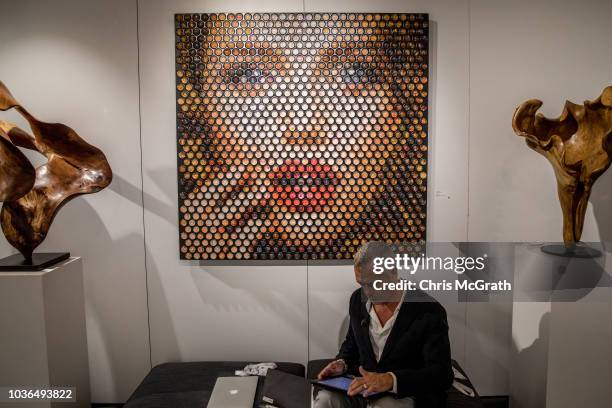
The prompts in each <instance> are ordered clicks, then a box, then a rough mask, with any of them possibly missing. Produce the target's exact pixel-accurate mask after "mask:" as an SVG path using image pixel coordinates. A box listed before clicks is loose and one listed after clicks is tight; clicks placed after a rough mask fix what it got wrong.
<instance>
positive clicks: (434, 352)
mask: <svg viewBox="0 0 612 408" xmlns="http://www.w3.org/2000/svg"><path fill="white" fill-rule="evenodd" d="M426 317H427V320H428V324H427V330H426V332H425V333H424V338H425V339H424V342H423V361H424V365H423V367H421V368H417V369H411V368H408V369H400V370H395V371H393V374H395V377H396V378H397V395H396V397H397V398H404V397H409V396H414V395H418V394H424V393H430V392H439V391H444V390H446V389H448V387H450V386H451V384H452V382H453V377H454V374H453V369H452V365H451V352H450V342H449V340H448V324H447V322H446V317H445V314H438V313H435V314H434V313H431V314H427V316H426Z"/></svg>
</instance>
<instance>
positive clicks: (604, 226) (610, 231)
mask: <svg viewBox="0 0 612 408" xmlns="http://www.w3.org/2000/svg"><path fill="white" fill-rule="evenodd" d="M590 201H591V205H592V206H593V214H594V215H595V222H596V224H597V228H598V229H599V240H600V241H601V242H602V243H604V244H605V243H611V242H612V212H611V211H610V205H612V169H608V171H607V172H605V173H604V174H603V175H602V176H601V177H600V178H599V180H597V182H596V183H595V186H594V187H593V191H592V192H591V197H590Z"/></svg>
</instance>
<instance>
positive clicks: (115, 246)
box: [41, 198, 149, 400]
mask: <svg viewBox="0 0 612 408" xmlns="http://www.w3.org/2000/svg"><path fill="white" fill-rule="evenodd" d="M75 220H78V222H75ZM45 248H47V249H55V250H68V249H69V250H70V251H71V252H72V253H73V254H74V255H78V256H81V257H82V258H83V264H84V268H83V275H84V276H83V278H84V288H85V289H84V290H85V303H86V304H85V308H86V316H87V332H88V348H89V357H90V375H91V379H92V387H93V391H94V394H92V398H94V400H95V398H97V395H96V393H95V392H96V391H97V392H98V393H103V394H104V395H105V396H106V397H105V398H108V395H114V396H116V398H117V399H120V398H124V397H127V396H128V395H129V394H130V393H131V392H132V390H133V389H134V387H136V385H138V384H137V381H136V380H137V379H138V378H141V377H142V376H144V374H146V370H147V369H148V363H149V359H148V348H147V344H148V340H147V333H146V332H145V331H142V332H141V333H135V334H132V335H126V333H125V330H126V328H125V325H128V326H131V322H133V321H135V319H137V320H139V319H141V317H142V316H141V315H142V313H141V312H142V310H143V308H142V305H134V304H133V302H134V301H135V296H134V293H132V287H133V285H129V284H128V285H117V282H123V281H125V279H126V275H129V274H133V273H134V272H135V271H134V270H132V269H131V267H130V265H131V264H132V263H131V262H126V260H128V259H130V258H131V259H134V258H136V257H137V258H139V259H138V260H135V261H134V262H135V263H140V262H141V259H140V257H141V254H139V253H136V254H134V253H133V252H132V251H133V249H134V248H139V249H140V248H142V235H140V234H136V233H129V234H127V235H124V236H120V237H112V236H111V235H110V233H109V232H108V230H107V229H106V226H105V224H104V222H103V220H102V219H101V218H100V216H99V215H98V212H97V211H96V209H95V208H94V207H93V206H92V205H91V204H90V203H89V202H88V201H87V200H86V199H84V198H78V199H76V200H74V201H72V202H71V203H69V204H68V205H67V206H66V207H65V208H64V209H63V211H60V212H59V213H58V215H57V217H56V220H55V223H54V225H53V226H52V229H51V230H50V234H49V237H48V239H47V240H46V241H45V242H44V243H43V245H41V250H45ZM110 253H112V254H113V256H107V255H108V254H110ZM132 276H133V275H132ZM133 278H134V279H142V281H143V282H144V276H142V277H139V276H136V277H133ZM118 304H119V305H123V306H124V310H125V314H122V317H119V316H117V311H118V310H119V309H118V307H117V305H118ZM130 313H134V314H137V316H130ZM118 319H119V320H120V324H117V320H118ZM138 337H141V341H138V342H126V341H125V339H126V338H129V339H134V338H138ZM139 354H140V355H141V356H142V358H141V359H135V358H134V357H133V356H135V355H139ZM130 362H132V363H130ZM102 384H104V385H103V386H102Z"/></svg>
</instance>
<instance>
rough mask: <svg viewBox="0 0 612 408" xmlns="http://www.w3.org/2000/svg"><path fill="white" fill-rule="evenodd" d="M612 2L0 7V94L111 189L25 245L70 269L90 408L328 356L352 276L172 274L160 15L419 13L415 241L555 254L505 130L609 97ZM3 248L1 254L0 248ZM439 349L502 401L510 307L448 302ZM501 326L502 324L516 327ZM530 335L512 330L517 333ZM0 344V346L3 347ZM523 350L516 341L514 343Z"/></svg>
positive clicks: (155, 1)
mask: <svg viewBox="0 0 612 408" xmlns="http://www.w3.org/2000/svg"><path fill="white" fill-rule="evenodd" d="M611 7H612V3H610V2H609V1H606V0H600V1H594V0H593V1H586V2H580V3H577V2H570V1H561V0H547V1H544V0H540V1H525V0H519V1H516V0H512V1H510V0H509V1H486V0H482V1H479V0H437V1H432V0H430V1H427V0H415V1H408V0H405V1H402V0H381V1H377V2H371V1H366V0H355V1H351V0H338V1H335V2H333V3H332V2H325V1H320V0H304V1H302V0H285V1H280V0H274V1H256V0H240V1H238V0H217V1H205V0H180V1H170V0H165V1H164V0H142V1H137V0H131V1H122V0H112V1H104V2H99V1H93V0H91V1H82V0H60V1H54V2H44V1H32V0H28V1H20V2H6V1H2V2H0V39H1V40H0V57H1V61H2V64H0V80H2V81H4V82H5V83H6V84H7V86H8V87H9V88H10V89H11V90H12V91H13V93H14V95H15V96H16V98H17V99H18V100H20V101H21V102H23V103H24V104H25V105H26V106H27V107H28V108H30V109H31V110H32V112H34V113H35V114H37V115H38V116H39V117H40V118H41V119H43V120H49V121H59V122H64V123H67V124H68V125H70V126H71V127H73V128H74V129H75V130H77V132H79V133H80V134H81V135H82V136H83V137H84V138H85V139H86V140H88V141H90V142H91V143H92V144H94V145H96V146H98V147H100V148H101V149H102V150H103V151H104V152H105V153H106V155H107V157H108V159H109V161H110V163H111V166H112V167H113V170H114V173H115V175H114V180H113V183H112V184H111V186H110V187H109V188H108V189H107V190H105V191H103V192H101V193H99V194H94V195H89V196H86V197H80V198H77V199H76V200H74V201H73V202H71V203H70V204H68V205H67V206H66V207H65V208H63V209H62V211H60V213H59V215H58V217H57V218H56V220H55V223H54V225H53V227H52V229H51V232H50V234H49V237H48V239H47V241H46V242H45V243H44V244H43V246H42V247H41V249H44V250H49V251H51V250H56V251H61V250H70V251H71V252H72V253H73V254H74V255H78V256H82V257H83V260H84V268H85V299H86V314H87V331H88V343H89V358H90V371H91V384H92V398H93V401H94V402H122V401H125V400H126V399H127V397H128V396H129V394H130V393H131V391H132V390H133V389H134V388H135V386H136V385H137V384H138V383H139V381H140V380H141V379H142V378H143V377H144V375H145V374H146V372H147V371H148V370H149V369H150V367H151V365H155V364H159V363H162V362H166V361H193V360H226V359H232V360H243V359H244V360H262V361H265V360H272V359H274V360H287V361H296V362H302V363H305V362H306V361H307V360H308V359H309V358H322V357H327V356H330V355H332V354H333V353H335V350H336V348H337V346H338V342H339V341H340V338H341V336H342V335H343V333H342V332H343V330H344V329H345V328H346V308H347V304H348V297H349V295H350V291H352V290H353V288H354V283H353V282H352V273H351V267H350V265H329V264H320V263H310V264H308V265H307V264H306V263H304V262H295V263H286V264H265V263H264V264H256V265H240V264H224V265H200V264H198V263H196V262H186V261H180V260H179V249H178V232H177V222H178V214H177V182H176V130H175V92H174V89H175V88H174V86H175V78H174V14H175V13H178V12H215V11H226V12H232V11H233V12H240V11H244V12H246V11H250V12H258V11H259V12H264V11H274V12H277V11H295V12H299V11H363V12H367V11H380V12H427V13H430V19H431V21H432V24H431V33H430V41H431V45H430V61H431V72H430V86H431V88H430V162H429V180H428V183H429V196H428V231H427V234H428V239H430V240H432V241H463V240H474V241H486V240H496V241H525V240H528V241H534V240H540V241H544V240H558V239H559V237H560V224H561V213H560V210H559V209H558V203H557V198H556V192H555V188H554V187H555V186H554V178H553V174H552V171H551V170H550V166H549V164H548V163H547V162H546V161H545V159H544V158H542V157H540V156H538V155H537V154H536V153H535V152H532V151H530V150H529V149H527V147H526V146H525V145H524V142H523V141H522V140H520V139H519V138H518V137H517V136H515V135H514V134H513V132H512V129H511V126H510V120H511V117H512V113H513V111H514V108H515V107H516V105H518V104H519V103H520V102H522V101H524V100H526V99H529V98H534V97H537V98H540V99H543V100H544V106H543V108H542V110H543V112H544V113H546V114H547V115H549V116H551V117H555V116H557V115H558V114H559V113H560V112H561V109H562V103H563V101H564V99H566V98H567V99H572V100H574V101H575V102H581V101H582V100H584V99H593V98H595V97H597V96H598V95H599V93H600V92H601V90H602V89H603V87H604V86H605V85H609V84H612V74H611V72H612V71H610V66H612V64H611V63H612V55H611V53H610V52H609V45H608V41H607V37H606V34H607V33H608V31H609V29H608V27H609V26H608V21H607V20H608V18H609V16H612V9H611ZM611 196H612V172H609V173H607V174H606V175H604V176H603V177H602V179H601V180H600V182H599V184H598V185H596V187H595V191H594V192H593V197H592V200H591V206H590V208H589V212H588V214H587V222H586V228H585V239H586V240H593V241H599V240H605V241H612V216H611V215H610V212H609V211H605V208H606V204H608V206H609V204H610V202H611ZM0 245H1V247H0V249H1V250H2V254H8V253H10V252H11V251H12V250H11V249H10V247H9V246H8V244H7V243H6V242H5V240H4V239H3V238H2V240H1V242H0ZM446 306H447V308H448V310H449V319H450V324H451V337H452V346H453V355H454V357H455V358H457V359H458V360H459V361H460V362H461V364H462V365H463V366H464V367H465V368H466V369H467V371H468V373H469V374H470V376H471V377H472V379H473V381H474V383H475V384H476V386H477V387H478V389H479V391H480V392H481V394H484V395H500V394H508V393H509V392H510V384H509V381H510V380H509V378H510V373H509V369H510V368H509V362H508V359H509V358H510V357H511V355H510V354H509V353H510V351H512V350H515V349H516V348H517V345H516V344H514V342H513V341H512V338H513V337H512V329H513V327H515V328H516V327H517V324H518V329H523V328H526V329H525V330H524V332H521V333H519V334H517V335H519V337H520V338H521V342H520V344H525V345H526V346H528V345H529V344H530V341H531V340H533V341H535V340H537V333H538V331H537V327H532V326H534V325H536V326H537V324H538V319H533V321H532V322H529V321H526V322H525V323H523V322H512V307H511V305H509V304H495V305H486V304H465V303H464V304H454V305H446ZM518 329H517V330H518ZM525 333H527V334H525ZM4 335H6V334H5V333H2V334H0V345H1V341H2V336H4ZM530 336H531V337H530Z"/></svg>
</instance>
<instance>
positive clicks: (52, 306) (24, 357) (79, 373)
mask: <svg viewBox="0 0 612 408" xmlns="http://www.w3.org/2000/svg"><path fill="white" fill-rule="evenodd" d="M0 386H4V387H8V386H11V387H12V386H16V387H18V388H40V387H44V386H51V387H60V386H66V387H76V401H77V402H76V403H75V402H32V403H18V404H15V406H19V407H24V408H25V407H53V408H59V407H73V408H76V407H79V408H80V407H83V408H85V407H89V406H90V390H89V363H88V355H87V333H86V329H85V304H84V297H83V262H82V260H81V258H70V259H68V260H66V261H64V262H62V263H60V264H58V265H56V266H54V267H53V268H50V269H46V270H44V271H40V272H0ZM0 405H3V404H0Z"/></svg>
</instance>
